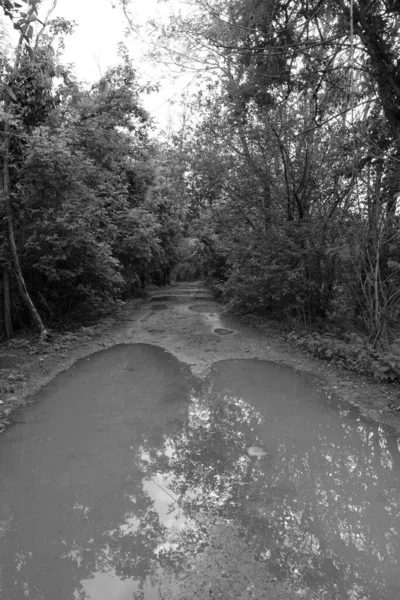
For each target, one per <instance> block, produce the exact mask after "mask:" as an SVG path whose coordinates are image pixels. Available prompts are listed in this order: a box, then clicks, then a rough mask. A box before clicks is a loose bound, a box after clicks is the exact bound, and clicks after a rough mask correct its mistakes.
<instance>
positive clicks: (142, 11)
mask: <svg viewBox="0 0 400 600" xmlns="http://www.w3.org/2000/svg"><path fill="white" fill-rule="evenodd" d="M52 3H53V0H44V1H43V2H42V5H41V8H40V14H41V15H42V16H43V15H45V14H46V12H47V10H48V8H49V7H50V6H51V5H52ZM178 3H179V0H173V2H172V5H174V4H175V5H177V4H178ZM170 5H171V4H170V3H159V2H158V1H157V0H132V2H131V10H132V14H133V15H134V21H135V24H136V23H139V24H144V23H145V22H146V21H147V19H148V18H150V17H154V16H156V15H157V14H158V15H159V14H162V11H164V14H165V13H166V11H169V9H170ZM55 16H62V17H64V18H66V19H69V20H73V21H76V23H77V27H76V29H75V33H74V34H73V35H72V36H69V37H68V38H67V39H66V51H65V61H66V62H71V63H74V64H75V73H76V75H77V77H78V79H79V80H81V81H87V82H92V81H96V80H97V79H99V77H100V76H101V74H103V73H104V72H105V71H106V70H107V67H109V66H111V65H114V64H116V63H117V61H118V57H117V45H118V42H121V41H123V42H125V43H126V45H127V47H128V49H129V52H130V55H131V57H132V59H133V62H134V64H135V65H137V66H138V68H139V71H140V73H141V75H142V77H143V78H144V79H148V80H149V81H160V83H161V91H160V92H159V93H158V94H151V95H150V96H149V97H145V98H144V104H145V107H146V109H147V110H149V111H150V112H151V114H152V115H153V116H154V117H155V118H156V119H157V120H158V121H159V122H160V124H161V126H162V127H166V126H167V125H168V124H169V122H170V121H171V120H172V121H174V120H175V122H176V121H177V108H176V106H175V105H174V103H176V102H177V101H179V96H180V92H181V90H184V89H185V87H186V86H187V84H188V81H189V80H190V77H189V76H187V77H182V78H181V79H180V80H178V81H177V82H176V84H175V85H173V84H172V83H171V81H169V80H168V79H166V78H163V79H161V72H160V70H159V69H158V70H157V69H156V68H155V66H154V65H151V64H150V63H149V62H146V61H144V60H143V54H144V52H145V50H146V49H147V48H148V44H147V45H146V44H144V43H142V42H141V41H140V37H139V36H132V35H130V36H129V38H128V39H127V38H126V37H125V35H124V34H125V31H126V29H127V25H128V23H127V20H126V18H125V16H124V15H123V12H122V10H121V9H120V8H119V6H118V0H58V3H57V8H56V10H55V11H54V13H52V15H51V18H54V17H55ZM175 125H176V123H175Z"/></svg>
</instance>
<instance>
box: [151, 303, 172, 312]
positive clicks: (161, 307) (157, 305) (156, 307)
mask: <svg viewBox="0 0 400 600" xmlns="http://www.w3.org/2000/svg"><path fill="white" fill-rule="evenodd" d="M167 308H168V306H166V304H155V305H154V306H152V307H151V310H152V311H156V310H166V309H167Z"/></svg>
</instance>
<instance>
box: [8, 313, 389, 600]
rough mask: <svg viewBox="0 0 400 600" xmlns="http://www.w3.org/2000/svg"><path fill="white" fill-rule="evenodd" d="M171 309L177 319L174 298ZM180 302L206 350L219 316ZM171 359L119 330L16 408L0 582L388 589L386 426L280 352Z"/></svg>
mask: <svg viewBox="0 0 400 600" xmlns="http://www.w3.org/2000/svg"><path fill="white" fill-rule="evenodd" d="M174 310H176V311H177V313H176V315H175V318H176V319H178V317H179V318H180V319H181V323H182V325H181V327H182V331H184V330H185V329H184V328H185V327H186V323H187V321H186V318H188V317H187V315H190V314H191V312H190V311H188V309H187V307H182V306H181V305H179V306H178V307H177V308H176V309H174ZM185 311H187V312H185ZM166 312H168V311H166ZM159 317H160V319H161V320H162V321H163V322H164V324H168V321H167V318H166V316H165V313H164V312H163V313H161V314H160V315H159ZM197 318H198V319H205V321H199V322H198V323H197V329H196V327H195V324H194V322H192V321H190V323H191V325H192V327H191V334H192V336H193V335H194V334H197V338H198V340H200V342H199V343H201V344H202V350H203V351H205V350H204V349H205V348H207V346H206V343H210V339H213V338H212V337H211V336H213V335H214V334H213V330H214V325H215V319H216V318H219V317H218V316H213V315H211V316H208V315H207V314H200V315H198V317H197ZM146 323H147V322H146ZM206 326H207V327H208V328H209V334H208V337H207V336H206V332H205V330H204V327H206ZM137 327H140V323H139V325H137ZM143 327H144V325H143ZM146 327H147V325H146ZM152 327H153V329H150V328H149V329H147V330H146V331H147V333H146V335H147V336H148V337H152V336H153V337H154V338H157V336H158V335H161V334H160V333H158V332H159V331H160V329H159V328H158V323H157V322H155V323H152ZM154 330H155V331H154ZM136 331H137V336H136V337H140V331H139V329H137V330H136ZM152 331H153V333H151V332H152ZM141 337H145V335H144V331H143V330H142V334H141ZM214 338H215V335H214ZM204 340H207V342H205V341H204ZM183 341H184V339H183ZM165 342H166V344H171V343H172V342H171V339H170V338H168V335H165ZM221 343H229V344H230V343H232V344H233V343H237V342H235V341H234V338H229V340H228V339H227V340H226V342H225V339H223V340H221ZM241 343H242V344H243V341H242V342H241ZM217 347H218V348H219V345H218V344H217ZM180 351H181V353H182V355H183V354H184V350H182V349H181V350H180ZM218 351H219V350H218ZM178 352H179V348H177V352H176V353H178ZM213 352H217V350H213ZM220 352H221V351H220ZM221 354H223V352H221ZM188 362H189V361H184V360H179V359H178V358H177V356H176V355H174V354H173V353H171V352H170V351H166V350H165V349H164V348H162V347H161V346H160V345H158V344H155V343H129V344H128V343H125V344H118V345H116V346H113V347H111V348H109V349H106V350H103V351H100V352H97V353H95V354H92V355H90V356H88V357H86V358H83V359H81V360H79V361H78V362H76V363H75V364H74V365H73V366H72V368H70V369H69V370H67V371H65V372H63V373H61V374H59V375H58V376H57V377H56V378H55V379H53V380H52V381H51V382H50V383H49V384H48V385H47V386H45V387H44V388H43V389H42V390H41V392H40V393H39V394H38V395H37V396H36V398H35V402H34V404H32V405H31V406H30V407H27V408H26V407H25V408H24V409H23V410H22V409H21V411H20V412H19V413H17V414H16V419H15V420H16V421H18V420H19V421H20V422H19V423H16V424H15V425H14V426H13V427H11V428H9V429H8V430H7V431H5V432H4V433H3V434H2V436H1V438H0V457H1V458H0V477H1V482H2V486H1V489H0V564H1V567H2V568H1V577H0V591H1V597H2V598H7V600H20V599H22V598H27V599H31V600H42V599H45V600H47V599H49V598H57V599H59V600H71V599H72V600H132V599H134V600H138V599H142V600H156V599H159V598H162V599H163V600H172V599H174V600H194V599H196V600H203V599H206V598H207V599H210V598H221V599H224V600H226V599H228V598H229V599H231V598H237V599H240V600H250V599H259V600H265V599H266V598H268V600H278V599H280V600H281V599H282V600H288V599H290V600H294V598H303V597H304V598H307V600H344V599H347V598H351V600H365V598H368V600H382V599H383V598H384V599H385V600H398V598H399V597H400V570H399V568H398V566H399V559H400V501H399V498H400V446H399V439H398V437H397V435H396V432H395V431H394V430H391V429H390V428H389V427H385V426H383V425H380V424H378V423H374V422H372V421H370V420H366V419H364V418H363V417H362V416H361V415H360V413H359V412H358V411H357V410H355V409H354V408H352V407H350V406H349V405H348V404H345V403H342V402H341V401H340V400H339V399H338V398H337V397H336V396H335V395H334V394H332V393H330V392H328V391H326V390H324V389H323V388H324V385H323V382H322V381H321V380H320V379H318V378H315V377H313V376H311V375H308V374H304V373H301V372H299V371H296V370H295V369H293V368H291V367H289V366H287V365H283V364H278V363H276V362H273V361H270V360H260V359H253V358H250V359H246V358H234V357H232V358H230V359H229V360H216V361H215V360H214V361H213V362H212V363H211V364H210V365H209V367H208V368H207V369H206V370H204V369H203V371H202V372H200V371H199V370H198V366H197V363H196V364H194V363H192V365H189V364H188Z"/></svg>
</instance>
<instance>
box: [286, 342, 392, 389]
mask: <svg viewBox="0 0 400 600" xmlns="http://www.w3.org/2000/svg"><path fill="white" fill-rule="evenodd" d="M347 337H348V339H347V340H346V341H345V340H339V339H336V338H333V337H332V336H330V335H327V334H325V335H320V334H319V333H310V334H306V335H299V334H296V333H294V332H292V333H290V334H289V336H288V339H289V341H291V342H293V343H295V345H296V346H297V347H299V348H304V349H305V350H307V351H309V352H311V354H313V355H314V356H317V357H318V358H322V359H325V360H329V361H330V362H332V363H334V364H336V365H338V366H340V367H344V368H346V369H349V370H350V371H354V372H355V373H358V374H359V375H369V376H372V377H373V378H374V379H378V380H380V381H391V382H392V381H399V380H400V345H398V344H397V343H394V344H392V345H391V347H390V348H389V352H379V351H378V350H376V349H374V348H373V346H372V344H369V343H368V342H367V340H366V339H365V338H362V337H361V336H359V335H356V334H350V335H348V336H347Z"/></svg>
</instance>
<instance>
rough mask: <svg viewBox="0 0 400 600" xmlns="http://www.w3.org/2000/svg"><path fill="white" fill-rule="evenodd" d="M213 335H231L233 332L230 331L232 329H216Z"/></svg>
mask: <svg viewBox="0 0 400 600" xmlns="http://www.w3.org/2000/svg"><path fill="white" fill-rule="evenodd" d="M214 333H216V334H217V335H232V333H235V332H234V331H232V329H223V328H221V327H217V329H214Z"/></svg>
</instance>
